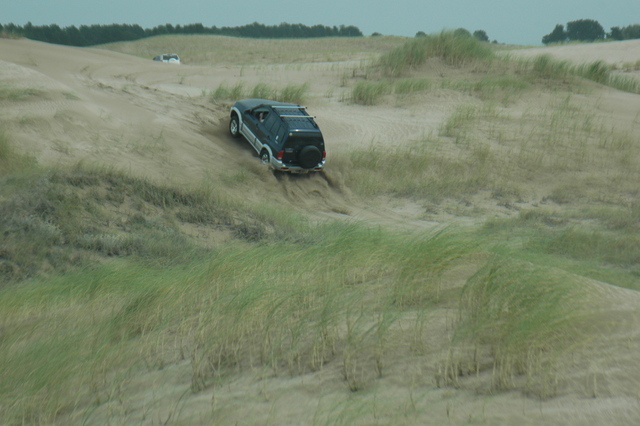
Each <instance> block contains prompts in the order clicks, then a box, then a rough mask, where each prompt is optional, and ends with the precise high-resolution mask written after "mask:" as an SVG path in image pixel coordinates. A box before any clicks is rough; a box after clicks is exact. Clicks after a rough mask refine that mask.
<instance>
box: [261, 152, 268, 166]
mask: <svg viewBox="0 0 640 426" xmlns="http://www.w3.org/2000/svg"><path fill="white" fill-rule="evenodd" d="M260 161H262V164H265V165H269V152H268V151H267V150H266V149H263V150H262V152H261V153H260Z"/></svg>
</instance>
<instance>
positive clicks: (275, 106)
mask: <svg viewBox="0 0 640 426" xmlns="http://www.w3.org/2000/svg"><path fill="white" fill-rule="evenodd" d="M271 108H274V109H275V108H302V109H307V107H306V106H302V105H271Z"/></svg>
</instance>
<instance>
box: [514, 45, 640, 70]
mask: <svg viewBox="0 0 640 426" xmlns="http://www.w3.org/2000/svg"><path fill="white" fill-rule="evenodd" d="M507 52H508V53H510V54H513V55H516V56H522V57H527V58H531V57H534V56H538V55H541V54H549V55H551V56H553V57H555V58H558V59H562V60H569V61H571V62H574V63H576V64H581V63H588V62H594V61H605V62H607V63H609V64H612V65H617V66H620V67H622V66H623V65H624V64H635V63H636V62H638V61H640V40H625V41H617V42H611V43H585V44H568V45H562V46H551V47H535V48H531V49H517V50H510V51H507Z"/></svg>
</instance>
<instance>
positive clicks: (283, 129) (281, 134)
mask: <svg viewBox="0 0 640 426" xmlns="http://www.w3.org/2000/svg"><path fill="white" fill-rule="evenodd" d="M287 129H288V127H287V126H285V125H284V124H282V123H280V128H278V131H277V133H276V143H277V144H278V145H282V141H284V135H286V134H287Z"/></svg>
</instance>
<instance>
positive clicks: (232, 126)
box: [229, 115, 240, 138]
mask: <svg viewBox="0 0 640 426" xmlns="http://www.w3.org/2000/svg"><path fill="white" fill-rule="evenodd" d="M229 133H231V136H232V137H234V138H237V137H238V136H240V124H239V123H238V117H236V116H235V115H234V116H232V117H231V121H229Z"/></svg>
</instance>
